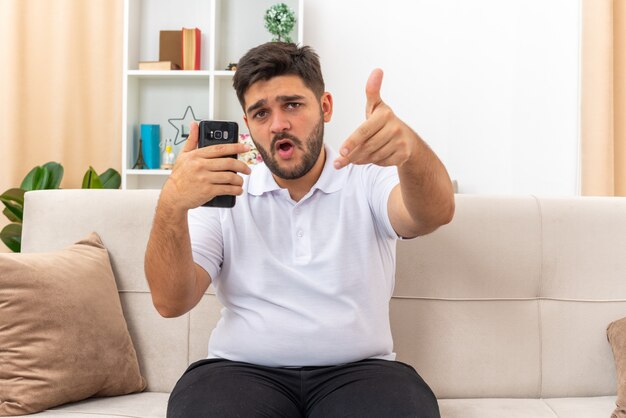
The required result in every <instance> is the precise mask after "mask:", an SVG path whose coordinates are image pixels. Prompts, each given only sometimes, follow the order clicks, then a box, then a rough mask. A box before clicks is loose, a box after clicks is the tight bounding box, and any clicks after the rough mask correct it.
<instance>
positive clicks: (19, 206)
mask: <svg viewBox="0 0 626 418" xmlns="http://www.w3.org/2000/svg"><path fill="white" fill-rule="evenodd" d="M0 202H2V203H4V206H6V209H5V210H4V212H3V213H4V214H5V215H6V217H7V218H9V220H10V221H12V222H17V221H19V222H21V221H22V219H23V217H24V190H23V189H17V188H16V189H9V190H7V191H5V192H4V193H2V194H1V195H0ZM7 212H10V213H11V214H12V216H9V215H8V214H7Z"/></svg>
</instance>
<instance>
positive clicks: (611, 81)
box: [581, 0, 626, 196]
mask: <svg viewBox="0 0 626 418" xmlns="http://www.w3.org/2000/svg"><path fill="white" fill-rule="evenodd" d="M581 41H582V42H581V46H582V48H581V49H582V50H581V193H582V194H583V195H587V196H592V195H595V196H626V0H582V36H581Z"/></svg>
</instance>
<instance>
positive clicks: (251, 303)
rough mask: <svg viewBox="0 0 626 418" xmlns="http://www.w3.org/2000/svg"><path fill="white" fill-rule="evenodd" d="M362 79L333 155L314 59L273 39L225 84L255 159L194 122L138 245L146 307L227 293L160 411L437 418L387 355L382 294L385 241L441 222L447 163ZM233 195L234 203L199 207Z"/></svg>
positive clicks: (174, 311)
mask: <svg viewBox="0 0 626 418" xmlns="http://www.w3.org/2000/svg"><path fill="white" fill-rule="evenodd" d="M382 77H383V74H382V71H380V70H374V71H373V72H372V74H371V76H370V78H369V80H368V81H367V85H366V89H365V90H366V119H365V122H364V123H363V124H362V125H361V126H359V127H358V128H357V129H356V131H355V132H354V133H353V134H352V135H351V136H350V137H348V138H347V139H346V140H345V141H344V142H343V144H342V145H341V148H340V153H339V154H335V152H334V151H333V150H331V149H330V148H329V147H327V146H325V145H324V140H323V139H324V123H326V122H329V121H330V119H331V116H332V113H333V100H332V96H331V95H330V94H329V93H327V92H325V91H324V81H323V79H322V73H321V69H320V65H319V59H318V57H317V55H316V54H315V53H314V52H313V51H312V50H311V49H310V48H309V47H297V46H295V45H293V44H286V43H268V44H264V45H261V46H259V47H256V48H254V49H252V50H250V51H249V52H248V53H247V54H246V55H245V56H244V57H243V58H242V59H241V60H240V62H239V64H238V67H237V72H236V73H235V77H234V83H233V84H234V87H235V90H236V92H237V96H238V98H239V101H240V102H241V105H242V107H243V110H244V120H245V122H246V125H247V126H248V128H249V130H250V134H251V136H252V138H253V140H254V143H255V145H256V147H257V148H258V150H259V151H260V152H261V154H262V156H263V160H264V163H263V164H259V165H257V166H254V167H253V168H252V169H250V168H249V167H248V166H246V165H245V164H244V163H242V162H240V161H237V160H235V159H232V158H228V156H229V155H232V154H238V153H242V152H245V151H246V150H247V148H246V147H245V146H244V145H241V144H229V145H217V146H212V147H207V148H201V149H197V142H198V127H197V125H195V124H194V125H192V127H191V132H190V135H189V138H188V141H187V143H186V145H185V148H184V150H183V152H182V153H181V155H179V157H178V159H177V161H176V164H175V166H174V169H173V171H172V174H171V176H170V177H169V179H168V180H167V182H166V183H165V185H164V186H163V190H162V192H161V196H160V199H159V203H158V205H157V210H156V214H155V219H154V225H153V228H152V232H151V235H150V240H149V242H148V248H147V251H146V264H145V269H146V276H147V278H148V281H149V284H150V289H151V291H152V298H153V301H154V305H155V307H156V308H157V310H158V311H159V313H160V314H161V315H163V316H165V317H174V316H179V315H182V314H184V313H186V312H188V311H189V310H190V309H192V308H193V307H194V306H195V305H196V304H197V303H198V301H199V300H200V298H201V297H202V295H203V293H204V292H205V291H206V289H207V287H208V286H209V284H210V283H213V284H214V287H215V289H216V292H217V297H218V299H219V300H220V302H221V303H222V304H223V305H224V309H223V310H222V317H221V319H220V321H219V323H218V324H217V326H216V328H215V330H214V331H213V333H212V335H211V339H210V342H209V356H208V359H207V360H202V361H199V362H197V363H194V364H193V365H191V366H190V367H189V369H188V370H187V371H186V372H185V374H184V375H183V376H182V377H181V379H180V380H179V382H178V383H177V385H176V387H175V388H174V390H173V392H172V394H171V396H170V402H169V405H168V416H169V417H220V418H224V417H257V416H263V417H324V418H329V417H348V416H350V417H352V416H353V417H437V416H439V410H438V406H437V401H436V399H435V396H434V395H433V393H432V391H431V390H430V388H429V387H428V386H427V384H426V383H425V382H424V381H423V380H422V379H421V378H420V376H419V375H418V374H417V373H416V372H415V370H414V369H413V368H411V367H410V366H408V365H405V364H403V363H400V362H396V361H394V358H395V353H393V343H392V337H391V331H390V326H389V300H390V298H391V295H392V291H393V285H394V268H395V241H396V239H398V238H399V237H404V238H412V237H416V236H419V235H424V234H427V233H429V232H431V231H433V230H435V229H436V228H438V227H439V226H440V225H443V224H446V223H448V222H450V220H451V219H452V216H453V213H454V196H453V191H452V185H451V183H450V179H449V177H448V174H447V172H446V170H445V168H444V166H443V165H442V163H441V162H440V161H439V159H438V158H437V157H436V156H435V154H434V153H433V152H432V151H431V150H430V149H429V147H428V146H427V145H426V143H424V142H423V141H422V140H421V139H420V137H419V136H418V135H417V134H416V133H415V132H413V131H412V130H411V129H410V128H409V127H408V126H407V125H406V124H404V123H403V122H402V121H401V120H400V119H398V118H397V117H396V116H395V114H394V113H393V112H392V111H391V109H390V108H389V106H387V105H386V104H385V103H384V102H383V101H382V99H381V97H380V88H381V83H382ZM224 194H230V195H237V196H239V197H237V203H236V205H235V207H234V208H232V209H216V208H207V207H201V205H202V204H203V203H205V202H207V201H208V200H210V199H211V198H213V197H214V196H218V195H224Z"/></svg>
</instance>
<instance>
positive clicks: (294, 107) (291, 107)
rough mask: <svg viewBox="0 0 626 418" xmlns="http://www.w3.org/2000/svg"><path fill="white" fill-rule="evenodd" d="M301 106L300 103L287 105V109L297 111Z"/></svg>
mask: <svg viewBox="0 0 626 418" xmlns="http://www.w3.org/2000/svg"><path fill="white" fill-rule="evenodd" d="M300 106H302V103H287V109H297V108H299V107H300Z"/></svg>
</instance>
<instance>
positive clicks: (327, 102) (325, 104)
mask: <svg viewBox="0 0 626 418" xmlns="http://www.w3.org/2000/svg"><path fill="white" fill-rule="evenodd" d="M320 103H321V105H322V113H323V114H324V122H330V119H331V118H332V116H333V96H332V95H331V94H330V93H329V92H327V91H326V92H324V94H322V97H321V99H320Z"/></svg>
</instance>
